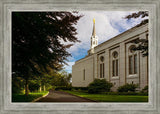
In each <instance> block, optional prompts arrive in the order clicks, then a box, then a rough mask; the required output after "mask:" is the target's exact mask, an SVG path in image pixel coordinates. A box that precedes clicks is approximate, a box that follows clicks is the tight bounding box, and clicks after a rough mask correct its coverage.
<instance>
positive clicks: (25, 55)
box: [12, 12, 81, 95]
mask: <svg viewBox="0 0 160 114" xmlns="http://www.w3.org/2000/svg"><path fill="white" fill-rule="evenodd" d="M80 18H81V16H78V15H75V13H71V12H13V13H12V76H13V77H15V76H21V77H22V78H23V79H25V82H26V83H25V94H26V95H28V83H29V82H28V80H29V79H30V78H32V77H33V76H37V75H40V74H42V72H48V71H47V69H46V67H50V68H52V69H54V70H59V69H60V68H61V67H62V64H66V63H65V60H67V57H68V56H70V54H69V53H68V52H67V51H66V49H67V48H69V47H70V46H72V45H73V44H68V45H64V44H62V43H61V40H63V41H64V42H67V41H70V42H73V43H75V42H80V41H79V40H78V39H77V38H76V36H75V35H76V34H77V32H76V28H75V27H74V25H75V24H76V23H77V21H78V20H79V19H80Z"/></svg>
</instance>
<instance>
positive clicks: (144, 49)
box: [125, 11, 149, 57]
mask: <svg viewBox="0 0 160 114" xmlns="http://www.w3.org/2000/svg"><path fill="white" fill-rule="evenodd" d="M148 16H149V12H148V11H139V12H137V13H132V14H131V15H127V16H126V17H125V19H128V20H130V19H132V18H139V17H141V18H145V17H148ZM148 21H149V20H148V19H143V20H142V21H141V22H140V24H138V25H137V27H138V26H141V25H144V24H146V23H148ZM146 37H147V39H136V40H134V41H131V43H135V44H137V45H138V46H136V47H135V48H133V50H135V51H136V50H137V51H140V52H141V53H142V55H143V56H144V57H145V56H148V35H147V36H146Z"/></svg>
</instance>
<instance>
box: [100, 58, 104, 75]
mask: <svg viewBox="0 0 160 114" xmlns="http://www.w3.org/2000/svg"><path fill="white" fill-rule="evenodd" d="M100 62H101V63H100V78H104V57H103V56H101V57H100Z"/></svg>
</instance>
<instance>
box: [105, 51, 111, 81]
mask: <svg viewBox="0 0 160 114" xmlns="http://www.w3.org/2000/svg"><path fill="white" fill-rule="evenodd" d="M105 52H106V53H105V78H106V80H107V81H110V76H109V75H110V74H109V63H110V62H109V49H106V50H105Z"/></svg>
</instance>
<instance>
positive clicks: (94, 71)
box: [93, 54, 98, 79]
mask: <svg viewBox="0 0 160 114" xmlns="http://www.w3.org/2000/svg"><path fill="white" fill-rule="evenodd" d="M97 62H98V61H97V54H94V66H93V67H94V69H93V73H94V79H95V78H98V77H97V76H98V71H97V70H98V67H97Z"/></svg>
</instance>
